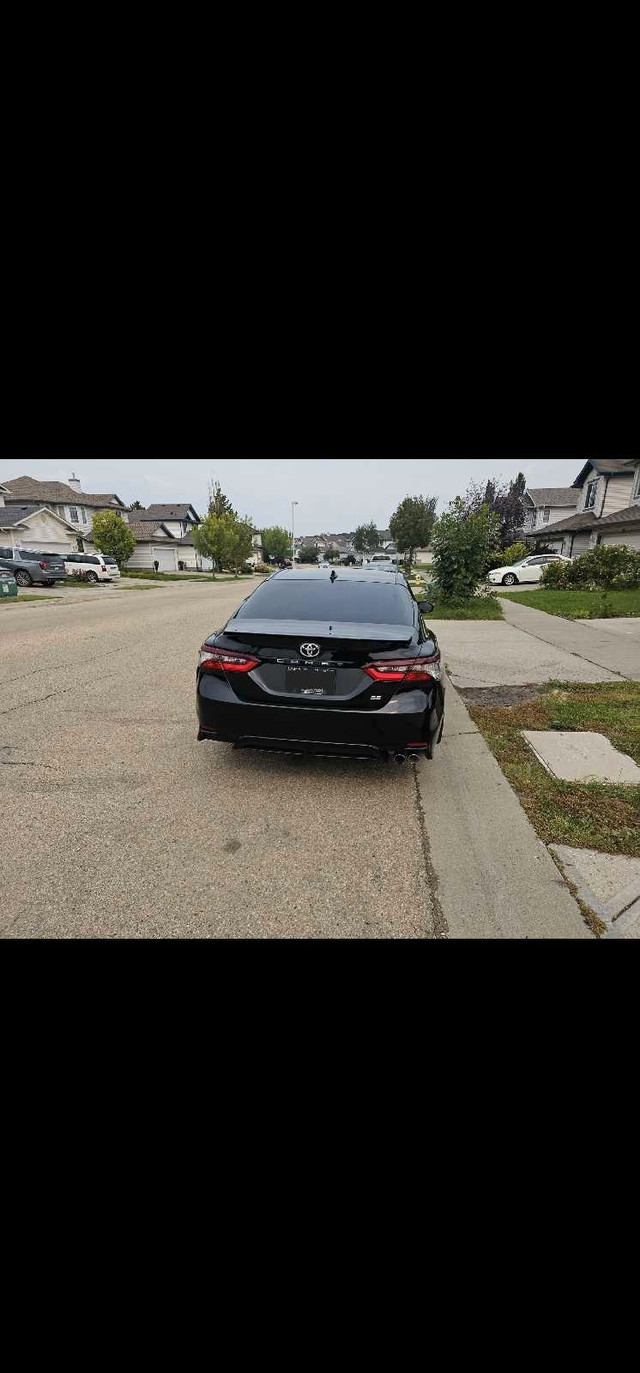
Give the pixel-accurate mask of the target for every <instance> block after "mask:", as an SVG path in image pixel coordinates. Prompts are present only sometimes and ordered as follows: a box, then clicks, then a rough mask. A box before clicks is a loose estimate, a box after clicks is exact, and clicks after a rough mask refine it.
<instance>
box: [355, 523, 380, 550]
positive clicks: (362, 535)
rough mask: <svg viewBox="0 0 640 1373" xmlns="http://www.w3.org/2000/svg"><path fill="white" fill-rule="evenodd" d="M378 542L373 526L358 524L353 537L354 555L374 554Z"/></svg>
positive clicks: (376, 532)
mask: <svg viewBox="0 0 640 1373" xmlns="http://www.w3.org/2000/svg"><path fill="white" fill-rule="evenodd" d="M379 542H380V540H379V538H378V531H377V529H376V526H375V524H359V525H358V528H357V529H356V532H355V534H354V536H353V546H354V548H355V550H356V553H363V554H364V553H375V550H376V548H377V547H378V544H379Z"/></svg>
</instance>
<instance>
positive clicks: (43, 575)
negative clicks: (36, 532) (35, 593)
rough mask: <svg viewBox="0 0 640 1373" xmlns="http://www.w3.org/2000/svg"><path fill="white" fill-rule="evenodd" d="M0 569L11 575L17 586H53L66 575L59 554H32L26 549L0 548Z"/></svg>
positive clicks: (30, 550) (32, 552)
mask: <svg viewBox="0 0 640 1373" xmlns="http://www.w3.org/2000/svg"><path fill="white" fill-rule="evenodd" d="M0 568H5V569H6V570H7V571H8V572H13V575H14V577H15V579H16V581H17V583H18V586H33V585H34V583H36V582H39V583H40V584H41V585H42V586H53V585H54V583H55V582H63V581H64V579H65V577H66V575H67V573H66V568H65V565H64V562H63V559H62V555H61V554H60V553H41V552H34V551H33V550H32V549H28V548H0Z"/></svg>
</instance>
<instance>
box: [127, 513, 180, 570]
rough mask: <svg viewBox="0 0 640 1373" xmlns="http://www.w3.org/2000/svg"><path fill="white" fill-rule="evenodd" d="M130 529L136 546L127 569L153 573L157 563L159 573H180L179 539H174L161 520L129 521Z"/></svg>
mask: <svg viewBox="0 0 640 1373" xmlns="http://www.w3.org/2000/svg"><path fill="white" fill-rule="evenodd" d="M129 528H130V530H131V532H132V534H133V535H134V538H135V541H136V546H135V548H134V550H133V553H132V554H131V557H130V558H129V561H128V562H127V563H125V565H124V568H123V571H124V569H125V568H129V567H130V568H133V569H138V570H140V571H145V572H153V571H154V565H155V563H157V564H158V571H159V572H178V571H179V568H178V550H179V548H180V541H179V539H174V537H173V534H172V533H171V530H170V529H168V528H167V526H166V525H165V524H162V522H161V521H160V520H146V521H145V522H144V523H142V522H140V521H139V520H129Z"/></svg>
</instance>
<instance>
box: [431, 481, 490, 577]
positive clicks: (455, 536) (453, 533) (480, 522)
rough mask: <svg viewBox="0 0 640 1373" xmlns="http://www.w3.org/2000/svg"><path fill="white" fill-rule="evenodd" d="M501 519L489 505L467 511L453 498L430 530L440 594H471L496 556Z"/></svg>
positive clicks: (434, 567)
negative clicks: (469, 512)
mask: <svg viewBox="0 0 640 1373" xmlns="http://www.w3.org/2000/svg"><path fill="white" fill-rule="evenodd" d="M499 538H500V520H499V518H498V516H497V515H495V514H494V513H493V512H492V511H491V510H490V509H489V507H488V506H486V505H484V506H483V507H482V509H481V510H478V511H474V512H473V513H472V514H468V513H467V511H466V509H465V507H464V503H463V501H462V500H461V499H460V498H459V497H458V499H457V500H455V501H452V503H451V505H450V506H449V509H448V511H447V512H446V513H445V514H444V515H441V516H440V519H439V520H438V522H437V524H436V527H435V530H434V534H433V540H432V543H433V572H434V575H435V579H436V582H437V584H438V587H439V589H440V592H441V595H442V597H443V598H444V599H447V600H456V601H465V600H467V599H468V598H469V597H470V596H474V595H475V594H476V591H477V589H478V585H479V583H480V582H481V581H482V579H483V578H485V577H486V575H487V572H489V571H490V569H491V568H492V567H495V566H496V561H495V560H496V557H499Z"/></svg>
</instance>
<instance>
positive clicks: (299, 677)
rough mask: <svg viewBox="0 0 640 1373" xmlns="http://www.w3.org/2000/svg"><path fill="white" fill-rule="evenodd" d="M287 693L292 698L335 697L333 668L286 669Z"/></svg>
mask: <svg viewBox="0 0 640 1373" xmlns="http://www.w3.org/2000/svg"><path fill="white" fill-rule="evenodd" d="M287 691H288V692H290V693H291V694H292V695H294V696H306V697H310V698H313V697H314V696H335V691H336V673H335V668H328V667H307V666H305V667H290V668H287Z"/></svg>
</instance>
